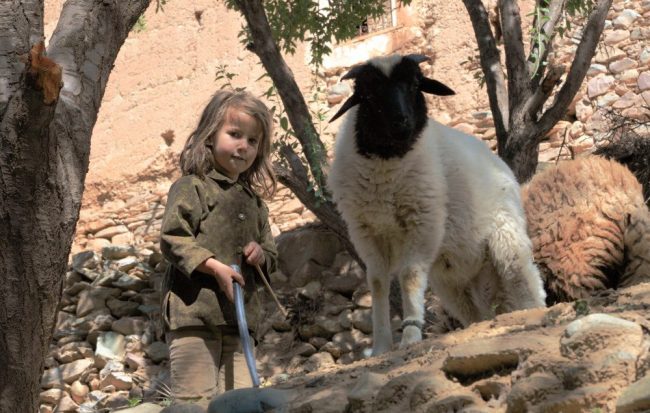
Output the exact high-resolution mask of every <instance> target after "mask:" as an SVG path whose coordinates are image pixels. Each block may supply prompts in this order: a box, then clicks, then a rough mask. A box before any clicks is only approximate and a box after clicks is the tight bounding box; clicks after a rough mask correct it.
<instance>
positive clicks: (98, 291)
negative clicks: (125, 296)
mask: <svg viewBox="0 0 650 413" xmlns="http://www.w3.org/2000/svg"><path fill="white" fill-rule="evenodd" d="M119 294H120V290H119V289H117V288H106V287H91V288H88V289H86V290H83V291H82V292H81V293H79V301H78V302H77V317H83V316H86V315H88V314H90V313H91V312H94V311H97V310H106V299H107V298H108V297H117V296H118V295H119Z"/></svg>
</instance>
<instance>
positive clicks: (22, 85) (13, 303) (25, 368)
mask: <svg viewBox="0 0 650 413" xmlns="http://www.w3.org/2000/svg"><path fill="white" fill-rule="evenodd" d="M149 1H150V0H131V1H120V2H106V1H105V2H101V1H87V0H69V1H67V2H66V4H65V5H64V7H63V10H62V12H61V17H60V19H59V23H58V25H57V28H56V30H55V32H54V35H53V36H52V39H51V40H50V46H49V49H48V57H50V58H52V59H53V60H54V61H55V62H57V63H58V64H59V65H61V66H62V67H63V69H64V80H63V81H64V88H63V89H62V90H61V94H60V96H59V100H58V102H57V103H56V104H54V105H52V106H47V105H45V104H44V103H43V94H42V92H41V91H36V90H33V89H32V88H31V85H28V83H27V82H26V78H25V76H24V72H25V68H24V65H23V64H22V63H21V62H20V61H19V55H21V54H25V53H27V52H28V51H29V49H30V47H31V45H32V44H33V43H34V42H35V41H38V40H40V39H41V38H42V35H43V21H42V19H43V1H33V2H28V1H18V0H14V1H8V2H3V3H2V5H0V22H2V24H1V25H0V27H2V29H0V39H2V41H1V42H0V44H1V45H2V46H0V78H2V79H9V81H8V82H7V83H6V84H7V86H8V87H7V88H6V89H4V92H5V94H3V95H1V96H0V228H3V230H2V231H0V272H1V273H2V274H3V276H4V277H3V280H2V281H3V288H2V289H0V366H3V367H2V368H0V413H14V412H36V411H38V397H39V394H40V379H41V375H42V373H43V368H44V366H43V361H44V358H45V356H46V354H47V351H48V348H49V345H50V342H51V338H52V332H53V328H54V326H55V321H56V320H55V318H56V314H57V307H58V304H59V300H60V298H61V289H62V286H63V281H64V274H65V271H66V267H67V261H68V254H69V252H70V246H71V244H72V239H73V236H74V229H75V225H76V222H77V219H78V217H79V208H80V205H81V196H82V193H83V185H84V180H85V176H86V172H87V171H88V160H89V150H90V136H91V133H92V128H93V126H94V124H95V121H96V119H97V111H98V109H99V106H100V103H101V98H102V96H103V93H104V89H105V86H106V82H107V80H108V75H109V73H110V71H111V69H112V67H113V63H114V61H115V58H116V57H117V53H118V51H119V49H120V47H121V45H122V43H123V42H124V40H125V39H126V37H127V35H128V32H129V30H130V28H131V27H132V26H133V24H134V23H135V21H136V20H137V18H138V16H140V15H141V14H142V13H143V12H144V10H145V9H146V7H147V6H148V4H149ZM5 22H11V24H4V23H5ZM9 45H11V47H10V46H9ZM0 89H2V88H0Z"/></svg>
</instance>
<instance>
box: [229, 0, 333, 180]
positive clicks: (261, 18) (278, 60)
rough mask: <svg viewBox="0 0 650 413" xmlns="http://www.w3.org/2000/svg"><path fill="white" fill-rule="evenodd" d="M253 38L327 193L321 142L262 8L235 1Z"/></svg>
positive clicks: (250, 0)
mask: <svg viewBox="0 0 650 413" xmlns="http://www.w3.org/2000/svg"><path fill="white" fill-rule="evenodd" d="M236 3H237V6H238V8H239V10H240V12H241V13H242V14H243V15H244V18H245V19H246V23H247V25H248V29H249V30H250V32H251V35H252V38H253V50H254V51H255V54H257V55H258V56H259V58H260V60H261V62H262V65H263V66H264V69H266V71H267V72H268V74H269V76H270V77H271V79H272V80H273V83H274V84H275V86H276V87H277V89H278V94H279V95H280V99H282V103H283V104H284V107H285V109H286V111H287V115H288V117H289V122H291V126H292V127H293V130H294V131H295V133H296V137H297V138H298V140H299V141H300V144H301V145H302V147H303V153H304V154H305V157H306V158H307V162H308V163H309V167H310V169H311V172H312V176H313V177H314V180H315V181H316V184H317V185H318V187H319V188H320V189H322V191H323V193H327V187H326V185H325V181H326V179H325V176H324V173H323V171H322V167H323V166H324V165H325V164H326V159H325V156H326V153H327V151H326V150H325V146H324V145H323V143H322V142H321V141H320V138H319V136H318V133H317V132H316V128H315V127H314V124H313V123H312V120H311V115H310V114H309V109H308V107H307V103H306V102H305V99H304V98H303V96H302V93H301V92H300V89H299V88H298V85H297V83H296V81H295V79H294V77H293V73H292V72H291V69H290V68H289V66H288V65H287V64H286V62H285V61H284V58H283V57H282V55H281V54H280V50H279V49H278V47H277V45H276V43H275V42H274V40H273V34H272V32H271V27H270V26H269V22H268V19H267V17H266V12H265V11H264V6H263V5H262V2H261V1H260V0H246V1H241V0H240V1H237V2H236Z"/></svg>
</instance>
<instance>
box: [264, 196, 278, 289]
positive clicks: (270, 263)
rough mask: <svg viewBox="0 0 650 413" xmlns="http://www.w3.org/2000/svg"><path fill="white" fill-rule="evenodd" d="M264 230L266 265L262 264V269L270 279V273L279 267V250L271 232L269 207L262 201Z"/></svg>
mask: <svg viewBox="0 0 650 413" xmlns="http://www.w3.org/2000/svg"><path fill="white" fill-rule="evenodd" d="M261 210H262V231H261V243H260V245H261V246H262V249H263V250H264V258H265V260H264V265H262V270H263V271H264V274H266V277H267V279H269V280H270V277H269V276H270V275H271V273H272V272H275V271H277V267H278V250H277V248H276V246H275V240H274V239H273V234H271V225H270V224H269V209H268V207H267V206H266V204H265V203H264V202H262V208H261Z"/></svg>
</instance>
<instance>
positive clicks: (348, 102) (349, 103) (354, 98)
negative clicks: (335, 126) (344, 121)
mask: <svg viewBox="0 0 650 413" xmlns="http://www.w3.org/2000/svg"><path fill="white" fill-rule="evenodd" d="M358 103H359V98H358V97H357V95H356V94H353V95H352V96H350V97H349V98H348V100H346V101H345V103H344V104H343V106H341V109H339V111H338V112H336V114H335V115H334V116H333V117H332V119H330V121H329V122H328V123H332V122H334V121H335V120H336V119H338V118H339V117H340V116H341V115H343V114H344V113H345V112H347V111H348V110H349V109H350V108H351V107H352V106H354V105H356V104H358Z"/></svg>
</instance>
